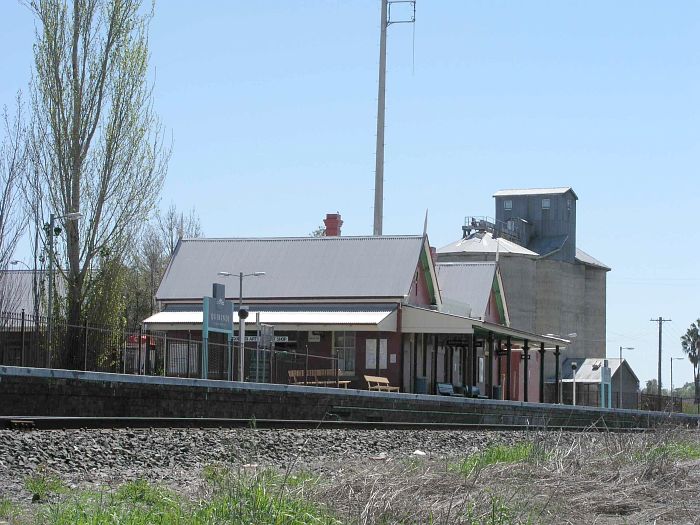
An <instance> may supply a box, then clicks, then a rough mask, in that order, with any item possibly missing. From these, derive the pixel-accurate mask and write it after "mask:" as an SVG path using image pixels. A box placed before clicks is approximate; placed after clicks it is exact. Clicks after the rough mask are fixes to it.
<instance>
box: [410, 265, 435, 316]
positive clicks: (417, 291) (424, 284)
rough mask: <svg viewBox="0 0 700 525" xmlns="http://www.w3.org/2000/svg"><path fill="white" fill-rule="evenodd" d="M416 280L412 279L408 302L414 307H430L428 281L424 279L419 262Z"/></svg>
mask: <svg viewBox="0 0 700 525" xmlns="http://www.w3.org/2000/svg"><path fill="white" fill-rule="evenodd" d="M416 272H417V275H418V279H417V280H416V278H415V275H416V274H414V278H413V281H412V284H411V289H410V291H409V293H408V302H409V303H410V304H412V305H415V306H430V291H429V289H428V281H427V280H426V278H425V273H424V272H423V267H422V266H421V264H420V262H419V263H418V266H417V267H416Z"/></svg>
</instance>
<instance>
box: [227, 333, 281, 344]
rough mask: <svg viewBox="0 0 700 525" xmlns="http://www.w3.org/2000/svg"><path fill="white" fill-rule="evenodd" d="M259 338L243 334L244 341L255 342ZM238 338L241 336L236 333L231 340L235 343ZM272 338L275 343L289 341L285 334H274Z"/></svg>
mask: <svg viewBox="0 0 700 525" xmlns="http://www.w3.org/2000/svg"><path fill="white" fill-rule="evenodd" d="M260 339H261V338H260V337H258V336H257V335H246V336H245V342H246V343H257V342H258V341H260ZM240 340H241V338H240V337H238V336H237V335H234V336H233V341H234V342H235V343H237V342H239V341H240ZM273 340H274V342H275V343H288V342H289V336H286V335H276V336H275V337H274V338H273Z"/></svg>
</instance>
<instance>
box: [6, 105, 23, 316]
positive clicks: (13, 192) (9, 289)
mask: <svg viewBox="0 0 700 525" xmlns="http://www.w3.org/2000/svg"><path fill="white" fill-rule="evenodd" d="M25 139H26V131H25V127H24V123H23V116H22V103H21V100H20V98H19V96H18V97H17V113H16V115H15V117H14V118H12V119H11V118H10V117H9V115H8V111H7V108H3V112H2V140H1V141H0V270H6V269H7V268H8V265H9V264H10V261H11V260H12V258H13V255H14V252H15V248H16V247H17V242H18V241H19V239H20V237H21V236H22V233H23V232H24V228H25V225H26V214H25V213H24V208H23V205H22V200H23V199H22V191H21V186H22V179H23V177H24V173H25V171H26V165H27V151H26V142H25ZM15 286H16V282H15V281H13V280H10V279H7V278H5V273H4V272H2V271H0V311H7V310H14V309H15V308H16V307H17V300H18V293H19V290H17V289H15Z"/></svg>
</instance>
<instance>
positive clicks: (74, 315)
mask: <svg viewBox="0 0 700 525" xmlns="http://www.w3.org/2000/svg"><path fill="white" fill-rule="evenodd" d="M28 5H29V7H30V8H31V9H32V11H33V12H34V14H35V15H36V19H37V32H36V43H35V45H34V58H35V67H36V69H35V72H34V76H33V80H32V83H31V96H32V99H31V101H32V112H33V115H32V117H33V124H32V129H31V147H32V151H31V158H32V161H33V169H34V171H35V173H36V174H37V176H38V177H39V178H40V181H41V183H42V189H43V191H44V194H43V195H44V196H43V197H42V198H44V199H45V201H46V202H45V205H44V209H46V210H50V211H51V212H53V213H54V214H55V215H56V216H61V215H65V214H68V213H75V212H79V213H81V214H82V217H81V218H80V219H79V220H77V221H66V220H60V219H59V220H58V221H57V224H56V226H57V227H58V228H60V230H57V231H60V234H59V235H57V236H56V238H55V241H56V243H57V245H58V246H57V247H58V248H59V249H57V250H56V253H57V254H59V255H57V256H56V259H55V260H54V262H53V264H54V268H56V270H57V272H60V273H61V274H62V277H63V278H64V279H65V283H66V297H65V315H66V320H67V323H68V325H69V327H72V328H69V330H68V335H67V341H66V345H65V348H64V355H63V356H62V359H61V361H60V364H62V365H64V366H68V367H71V368H77V367H79V366H80V357H79V353H78V351H77V350H79V348H80V342H79V333H80V332H79V329H78V328H77V327H79V326H80V325H81V324H82V322H84V321H85V319H86V316H87V312H85V301H86V298H88V297H94V294H93V293H92V292H93V289H94V288H104V284H105V283H104V282H99V280H101V279H108V278H109V272H104V271H99V270H100V268H99V264H100V261H105V260H109V261H110V264H112V263H114V262H115V261H117V262H118V261H120V260H123V258H124V257H125V254H126V253H127V250H128V247H129V243H130V240H131V239H135V238H137V234H138V230H139V229H140V227H141V225H142V224H145V223H146V222H147V220H148V217H149V214H150V212H151V210H152V209H153V208H154V205H155V203H156V202H157V200H158V197H159V193H160V190H161V187H162V183H163V179H164V176H165V173H166V169H167V162H168V159H169V155H170V149H169V147H168V146H167V145H164V142H163V129H162V126H161V124H160V121H159V120H158V118H157V116H156V114H155V112H154V109H153V97H152V88H151V86H150V84H149V80H148V59H149V55H148V38H147V32H148V24H149V22H150V19H151V17H152V15H153V12H152V10H144V9H143V6H142V5H141V1H140V0H72V1H70V0H30V1H29V2H28ZM54 233H56V232H51V235H54ZM53 313H54V312H49V315H53ZM114 315H122V314H121V312H114ZM57 364H58V363H57Z"/></svg>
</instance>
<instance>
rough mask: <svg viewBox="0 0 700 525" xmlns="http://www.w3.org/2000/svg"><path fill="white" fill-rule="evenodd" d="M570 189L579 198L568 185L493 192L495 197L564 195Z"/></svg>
mask: <svg viewBox="0 0 700 525" xmlns="http://www.w3.org/2000/svg"><path fill="white" fill-rule="evenodd" d="M568 191H570V192H571V193H573V195H574V198H575V199H578V196H577V195H576V192H574V190H573V189H572V188H571V187H569V186H567V187H564V188H525V189H522V190H499V191H497V192H496V193H494V194H493V196H494V197H519V196H522V195H562V194H564V193H566V192H568Z"/></svg>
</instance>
